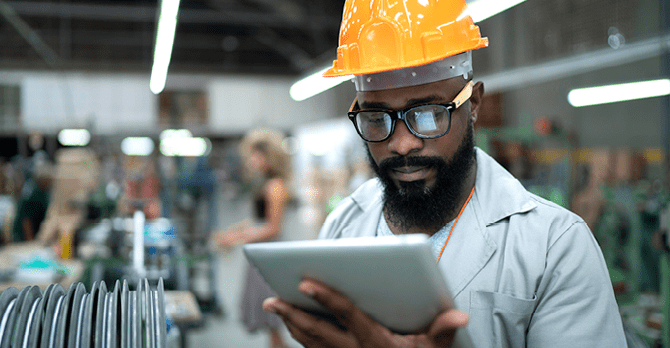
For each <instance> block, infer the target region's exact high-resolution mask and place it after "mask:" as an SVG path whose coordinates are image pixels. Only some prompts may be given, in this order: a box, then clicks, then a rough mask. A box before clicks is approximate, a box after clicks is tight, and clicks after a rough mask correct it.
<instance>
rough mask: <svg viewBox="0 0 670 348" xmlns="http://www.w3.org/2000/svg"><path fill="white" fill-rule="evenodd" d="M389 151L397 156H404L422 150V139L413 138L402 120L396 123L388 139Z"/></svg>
mask: <svg viewBox="0 0 670 348" xmlns="http://www.w3.org/2000/svg"><path fill="white" fill-rule="evenodd" d="M388 147H389V150H390V151H391V152H392V153H393V154H395V155H399V156H406V155H409V154H412V153H415V152H419V151H421V149H423V139H421V138H419V137H417V136H415V135H414V134H412V132H411V131H410V130H409V128H407V125H406V124H405V122H403V121H402V120H398V121H396V125H395V130H394V131H393V134H391V136H390V137H389V139H388Z"/></svg>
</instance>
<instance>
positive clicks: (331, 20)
mask: <svg viewBox="0 0 670 348" xmlns="http://www.w3.org/2000/svg"><path fill="white" fill-rule="evenodd" d="M5 3H6V4H7V5H9V6H11V7H12V8H13V9H14V11H16V13H18V14H19V15H23V16H36V17H57V16H60V15H61V14H67V15H68V16H70V17H71V18H73V19H89V20H105V21H126V22H155V21H156V16H157V14H156V7H155V6H122V5H98V4H67V3H52V2H32V1H31V2H24V1H5ZM310 21H314V23H317V25H319V26H322V27H329V26H335V27H338V26H339V21H340V20H339V18H338V17H337V16H319V17H317V18H310ZM179 23H187V24H221V25H243V26H250V27H268V26H269V27H274V28H296V29H300V28H303V27H304V22H303V21H294V20H287V19H286V18H283V17H281V16H278V15H276V14H268V13H258V12H249V11H215V10H196V9H183V8H182V9H180V10H179Z"/></svg>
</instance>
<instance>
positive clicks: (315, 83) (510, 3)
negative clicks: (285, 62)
mask: <svg viewBox="0 0 670 348" xmlns="http://www.w3.org/2000/svg"><path fill="white" fill-rule="evenodd" d="M524 1H526V0H475V1H471V2H470V3H469V4H468V10H467V11H466V12H464V13H463V14H462V15H461V16H466V15H468V14H469V15H470V16H472V20H474V21H475V23H476V22H481V21H483V20H485V19H487V18H490V17H492V16H494V15H496V14H498V13H500V12H503V11H505V10H507V9H509V8H511V7H514V6H516V5H518V4H520V3H522V2H524ZM328 69H330V66H328V67H326V68H324V69H323V70H321V71H319V72H317V73H314V74H312V75H310V76H307V77H305V78H303V79H302V80H300V81H298V82H296V83H294V84H293V86H291V90H290V91H289V93H290V94H291V98H293V100H295V101H302V100H305V99H307V98H309V97H312V96H315V95H317V94H319V93H321V92H323V91H327V90H329V89H331V88H333V87H335V86H337V85H339V84H340V83H342V82H344V81H347V80H351V78H352V76H340V77H323V73H325V72H326V70H328ZM154 93H155V92H154Z"/></svg>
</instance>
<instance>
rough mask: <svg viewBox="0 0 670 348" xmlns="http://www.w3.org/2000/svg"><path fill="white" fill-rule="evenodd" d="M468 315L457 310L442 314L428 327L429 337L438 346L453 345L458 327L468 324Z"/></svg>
mask: <svg viewBox="0 0 670 348" xmlns="http://www.w3.org/2000/svg"><path fill="white" fill-rule="evenodd" d="M468 320H469V318H468V315H467V314H465V313H463V312H459V311H457V310H453V309H452V310H448V311H446V312H443V313H442V314H440V315H439V316H438V317H437V318H435V320H434V321H433V323H432V324H431V325H430V328H429V329H428V338H429V339H430V340H431V341H432V342H433V344H434V345H435V346H438V347H451V344H452V343H453V340H454V335H455V334H456V329H458V328H462V327H465V326H466V325H467V324H468Z"/></svg>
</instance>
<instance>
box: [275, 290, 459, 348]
mask: <svg viewBox="0 0 670 348" xmlns="http://www.w3.org/2000/svg"><path fill="white" fill-rule="evenodd" d="M298 289H299V290H300V291H301V292H303V293H304V294H305V295H307V296H309V297H311V298H313V299H314V300H316V301H317V302H319V303H320V304H321V305H323V307H324V308H325V309H326V310H328V311H329V312H330V313H332V314H333V315H334V316H335V318H336V320H337V323H333V322H331V321H329V320H326V319H323V318H318V317H316V316H314V315H311V314H309V313H306V312H304V311H302V310H300V309H298V308H296V307H294V306H292V305H291V304H289V303H286V302H284V301H282V300H279V299H276V298H269V299H267V300H265V302H263V309H264V310H265V311H268V312H273V313H276V314H278V315H279V316H280V317H281V318H282V320H283V321H284V323H285V324H286V327H287V328H288V330H289V331H290V332H291V335H292V336H293V338H295V339H296V340H298V341H299V342H300V343H302V344H303V345H304V346H305V347H308V348H310V347H333V348H335V347H337V348H340V347H342V348H393V347H397V348H400V347H451V346H452V343H453V339H454V334H455V332H456V329H457V328H459V327H463V326H465V325H466V324H467V323H468V317H467V315H466V314H465V313H462V312H459V311H456V310H448V311H445V312H442V313H441V314H440V315H438V316H437V318H435V320H434V321H433V322H432V323H431V324H430V326H429V327H428V328H427V330H426V331H425V332H424V333H422V334H418V335H398V334H395V333H393V332H391V331H389V330H388V329H387V328H385V327H383V326H382V325H380V324H378V323H377V322H375V321H373V320H372V319H371V318H370V317H368V316H367V315H366V314H365V313H363V312H362V311H361V310H360V309H358V307H356V306H354V305H353V304H352V303H351V302H350V301H349V300H348V299H347V298H346V297H345V296H343V295H342V294H340V293H338V292H337V291H334V290H332V289H330V288H328V287H327V286H325V285H323V284H321V283H319V282H317V281H314V280H303V281H302V282H301V283H300V284H299V286H298Z"/></svg>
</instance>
